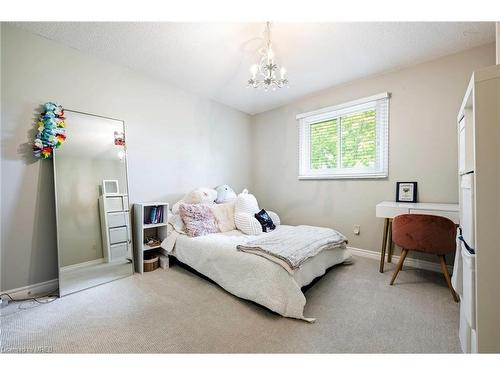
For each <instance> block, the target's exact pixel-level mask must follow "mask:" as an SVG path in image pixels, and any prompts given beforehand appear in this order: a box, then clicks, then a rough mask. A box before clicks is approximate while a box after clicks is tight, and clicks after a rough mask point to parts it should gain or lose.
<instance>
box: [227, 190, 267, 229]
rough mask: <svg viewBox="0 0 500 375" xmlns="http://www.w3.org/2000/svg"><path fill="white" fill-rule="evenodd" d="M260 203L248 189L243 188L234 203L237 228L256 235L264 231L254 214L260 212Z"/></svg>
mask: <svg viewBox="0 0 500 375" xmlns="http://www.w3.org/2000/svg"><path fill="white" fill-rule="evenodd" d="M259 211H260V209H259V204H258V203H257V199H255V197H254V196H253V195H252V194H248V190H246V189H245V190H243V191H242V192H241V193H240V194H238V197H237V198H236V201H235V204H234V221H235V224H236V228H238V229H239V230H240V231H242V232H243V233H245V234H250V235H256V234H260V233H262V226H261V225H260V223H259V221H258V220H257V219H256V218H255V217H254V215H255V214H256V213H257V212H259Z"/></svg>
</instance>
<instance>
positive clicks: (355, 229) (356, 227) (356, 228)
mask: <svg viewBox="0 0 500 375" xmlns="http://www.w3.org/2000/svg"><path fill="white" fill-rule="evenodd" d="M360 230H361V226H359V225H355V226H354V229H353V233H354V234H355V235H356V236H359V233H360Z"/></svg>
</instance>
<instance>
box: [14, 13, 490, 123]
mask: <svg viewBox="0 0 500 375" xmlns="http://www.w3.org/2000/svg"><path fill="white" fill-rule="evenodd" d="M16 25H17V26H19V27H22V28H24V29H27V30H29V31H32V32H34V33H36V34H39V35H42V36H44V37H47V38H49V39H52V40H55V41H57V42H60V43H62V44H65V45H67V46H70V47H73V48H76V49H78V50H81V51H84V52H87V53H89V54H92V55H95V56H98V57H100V58H102V59H104V60H107V61H110V62H114V63H116V64H120V65H123V66H127V67H129V68H131V69H133V70H136V71H139V72H142V73H144V74H146V75H148V76H150V77H152V78H154V79H161V80H164V81H166V82H168V83H170V84H173V85H175V86H178V87H180V88H183V89H185V90H187V91H190V92H192V93H196V94H199V95H202V96H205V97H208V98H211V99H214V100H216V101H218V102H221V103H223V104H226V105H228V106H230V107H233V108H236V109H238V110H240V111H243V112H246V113H249V114H256V113H260V112H264V111H267V110H270V109H273V108H276V107H279V106H281V105H284V104H286V103H289V102H291V101H292V100H294V99H297V98H300V97H302V96H305V95H307V94H310V93H313V92H315V91H318V90H321V89H324V88H328V87H331V86H334V85H338V84H341V83H344V82H348V81H352V80H354V79H359V78H362V77H366V76H369V75H373V74H377V73H381V72H385V71H389V70H392V69H395V68H398V67H401V66H406V65H411V64H415V63H419V62H423V61H428V60H432V59H435V58H437V57H440V56H444V55H448V54H452V53H455V52H459V51H461V50H465V49H468V48H472V47H475V46H479V45H482V44H486V43H489V42H493V41H494V38H495V25H494V23H492V22H376V23H373V22H369V23H347V22H343V23H275V24H273V27H272V39H273V49H274V50H275V53H276V59H277V62H278V63H279V64H283V65H284V66H285V67H286V68H287V71H288V78H289V80H290V87H289V88H286V89H281V90H277V91H270V92H263V91H260V90H255V89H250V88H246V81H247V79H248V78H249V67H250V65H251V64H253V63H255V62H257V61H258V56H259V55H258V49H259V48H261V47H262V43H263V38H262V37H263V31H264V23H172V22H170V23H136V22H125V23H118V22H103V23H94V22H85V23H81V22H50V23H49V22H47V23H42V22H33V23H16Z"/></svg>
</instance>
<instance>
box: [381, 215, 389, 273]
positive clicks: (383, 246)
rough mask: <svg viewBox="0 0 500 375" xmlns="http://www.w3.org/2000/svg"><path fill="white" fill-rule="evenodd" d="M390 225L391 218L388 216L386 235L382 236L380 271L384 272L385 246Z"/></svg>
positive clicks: (385, 227)
mask: <svg viewBox="0 0 500 375" xmlns="http://www.w3.org/2000/svg"><path fill="white" fill-rule="evenodd" d="M388 227H389V219H388V218H386V219H385V221H384V235H383V237H382V250H381V253H382V254H380V269H379V272H380V273H384V261H385V248H386V247H387V229H388Z"/></svg>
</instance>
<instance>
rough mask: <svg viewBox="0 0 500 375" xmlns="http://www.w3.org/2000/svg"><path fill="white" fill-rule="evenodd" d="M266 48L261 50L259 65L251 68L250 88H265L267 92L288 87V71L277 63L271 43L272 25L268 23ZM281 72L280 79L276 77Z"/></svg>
mask: <svg viewBox="0 0 500 375" xmlns="http://www.w3.org/2000/svg"><path fill="white" fill-rule="evenodd" d="M265 38H266V46H265V47H264V48H261V49H260V50H259V53H260V55H261V56H262V57H261V59H260V62H259V63H258V64H253V65H252V66H251V67H250V74H251V77H250V79H249V80H248V87H253V88H255V89H257V88H263V89H264V90H265V91H267V90H276V88H282V87H285V86H288V79H286V78H285V75H286V69H285V68H284V67H283V66H281V67H279V65H278V64H277V63H276V62H275V60H274V52H273V48H272V43H271V23H270V22H266V31H265ZM278 71H279V75H280V77H279V78H278V77H276V73H277V72H278Z"/></svg>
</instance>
